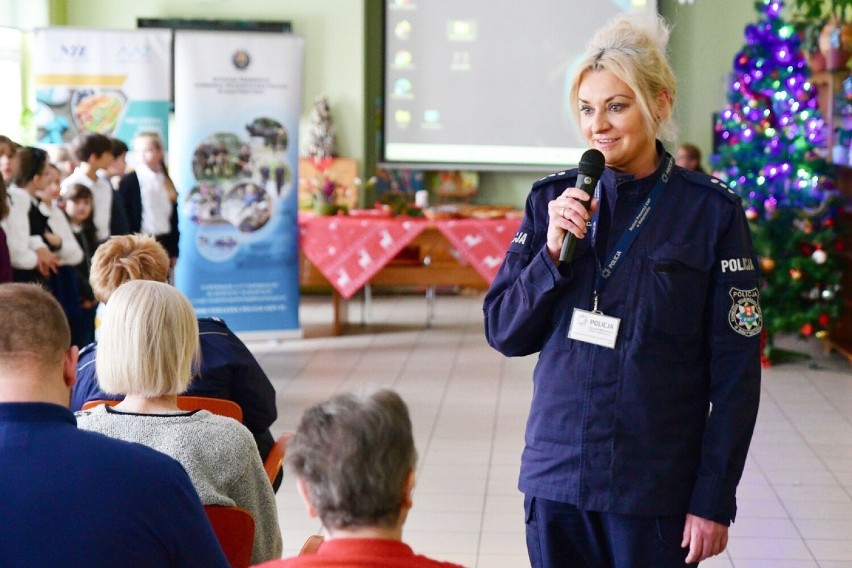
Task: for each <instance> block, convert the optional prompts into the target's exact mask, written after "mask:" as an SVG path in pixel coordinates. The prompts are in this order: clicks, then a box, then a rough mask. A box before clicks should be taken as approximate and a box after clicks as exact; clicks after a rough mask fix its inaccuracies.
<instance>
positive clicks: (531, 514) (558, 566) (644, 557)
mask: <svg viewBox="0 0 852 568" xmlns="http://www.w3.org/2000/svg"><path fill="white" fill-rule="evenodd" d="M524 513H525V518H526V526H527V552H528V554H529V557H530V563H531V565H532V568H675V567H677V568H682V567H684V566H697V565H698V564H697V563H696V564H686V562H685V560H686V555H687V554H688V553H689V549H688V548H681V546H680V544H681V542H682V541H683V525H684V519H685V517H684V515H673V516H667V517H654V516H644V515H619V514H614V513H599V512H594V511H580V510H578V509H577V507H575V506H574V505H570V504H568V503H559V502H557V501H549V500H547V499H542V498H540V497H533V496H530V495H527V496H525V497H524Z"/></svg>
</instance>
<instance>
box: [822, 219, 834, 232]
mask: <svg viewBox="0 0 852 568" xmlns="http://www.w3.org/2000/svg"><path fill="white" fill-rule="evenodd" d="M822 226H823V227H825V228H826V229H830V228H832V227H833V226H834V219H832V218H831V217H829V218H828V219H826V220H825V221H823V222H822Z"/></svg>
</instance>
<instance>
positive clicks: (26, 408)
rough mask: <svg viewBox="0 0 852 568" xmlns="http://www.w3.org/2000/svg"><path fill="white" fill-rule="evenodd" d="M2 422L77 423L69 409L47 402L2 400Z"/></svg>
mask: <svg viewBox="0 0 852 568" xmlns="http://www.w3.org/2000/svg"><path fill="white" fill-rule="evenodd" d="M2 422H68V423H69V424H72V425H74V426H76V425H77V420H76V419H75V418H74V414H72V413H71V411H70V410H68V409H67V408H65V407H64V406H59V405H58V404H52V403H49V402H2V403H0V423H2Z"/></svg>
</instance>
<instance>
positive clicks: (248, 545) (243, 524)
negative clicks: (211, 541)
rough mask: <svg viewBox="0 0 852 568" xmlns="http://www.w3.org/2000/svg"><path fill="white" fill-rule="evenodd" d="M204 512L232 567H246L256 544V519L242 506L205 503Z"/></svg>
mask: <svg viewBox="0 0 852 568" xmlns="http://www.w3.org/2000/svg"><path fill="white" fill-rule="evenodd" d="M204 512H205V513H207V518H208V519H209V520H210V525H211V526H212V527H213V532H215V533H216V538H218V539H219V544H220V545H221V546H222V551H223V552H224V553H225V558H227V559H228V562H230V564H231V568H246V567H247V566H248V565H249V564H250V563H251V549H252V547H253V546H254V519H253V518H252V516H251V513H249V512H248V511H246V510H245V509H241V508H240V507H222V506H219V505H205V506H204Z"/></svg>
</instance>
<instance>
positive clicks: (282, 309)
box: [170, 31, 304, 337]
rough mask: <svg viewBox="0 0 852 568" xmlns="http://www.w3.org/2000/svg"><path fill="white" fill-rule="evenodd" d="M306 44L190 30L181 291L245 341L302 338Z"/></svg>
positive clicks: (182, 71)
mask: <svg viewBox="0 0 852 568" xmlns="http://www.w3.org/2000/svg"><path fill="white" fill-rule="evenodd" d="M303 45H304V43H303V40H302V38H300V37H297V36H293V35H289V34H273V33H253V32H197V31H178V32H176V34H175V124H174V136H173V137H172V148H173V151H172V159H171V160H170V161H171V163H172V174H173V178H174V179H175V182H176V184H177V186H178V188H179V193H180V199H179V205H180V232H181V236H180V260H179V261H178V264H177V267H176V285H177V287H178V288H179V289H180V290H181V291H182V292H183V293H184V294H186V295H187V296H188V297H189V299H190V300H191V301H192V303H193V305H194V306H195V309H196V311H197V312H198V315H199V317H203V316H216V317H220V318H222V319H224V320H225V321H226V322H227V323H228V325H229V327H231V328H232V329H233V330H235V331H237V332H239V333H240V335H241V336H256V337H278V336H282V335H293V334H296V335H300V334H301V329H300V325H299V269H298V268H299V267H298V257H299V245H298V225H297V210H298V200H297V192H296V186H297V183H296V180H297V179H298V176H297V171H296V168H297V166H298V146H299V145H298V131H299V111H300V107H301V83H302V62H303V50H304V47H303Z"/></svg>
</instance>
